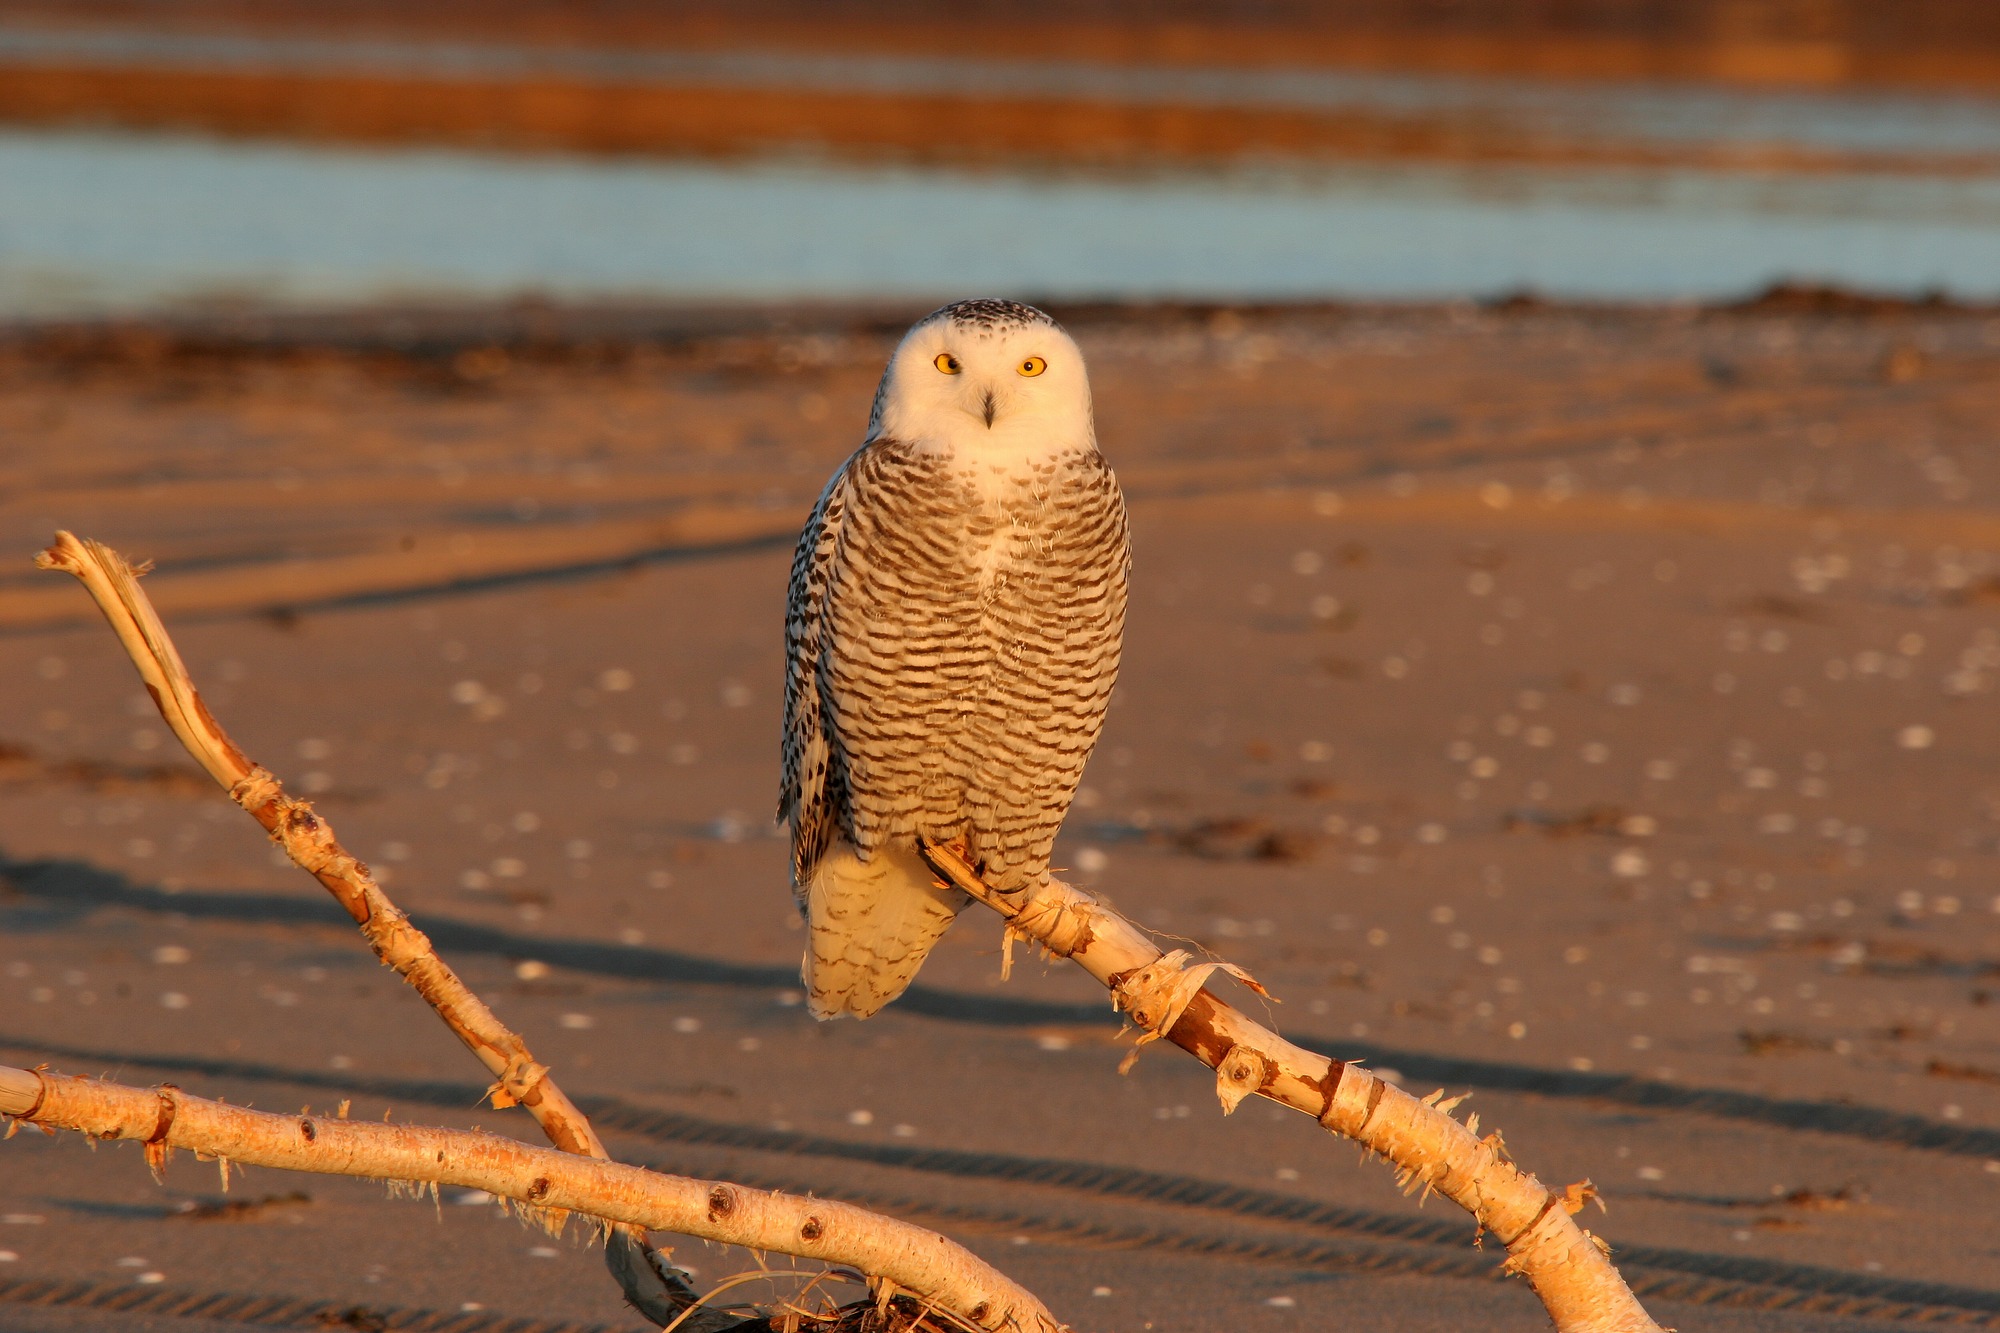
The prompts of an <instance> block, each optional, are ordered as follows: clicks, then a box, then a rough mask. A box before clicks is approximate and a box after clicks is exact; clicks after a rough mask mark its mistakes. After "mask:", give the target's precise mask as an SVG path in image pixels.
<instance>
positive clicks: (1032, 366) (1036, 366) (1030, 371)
mask: <svg viewBox="0 0 2000 1333" xmlns="http://www.w3.org/2000/svg"><path fill="white" fill-rule="evenodd" d="M1048 368H1049V363H1048V362H1046V361H1044V360H1042V358H1040V357H1039V356H1031V357H1029V358H1028V359H1027V360H1026V361H1023V362H1022V363H1021V365H1020V371H1021V373H1022V374H1023V375H1028V376H1034V375H1039V374H1041V373H1042V372H1043V371H1045V370H1047V369H1048Z"/></svg>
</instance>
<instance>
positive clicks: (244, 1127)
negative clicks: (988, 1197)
mask: <svg viewBox="0 0 2000 1333" xmlns="http://www.w3.org/2000/svg"><path fill="white" fill-rule="evenodd" d="M0 1115H5V1116H12V1117H14V1118H16V1119H19V1120H24V1121H26V1122H28V1123H30V1124H35V1125H45V1126H47V1127H49V1128H51V1129H70V1130H76V1131H78V1132H79V1133H84V1134H89V1135H91V1136H92V1137H93V1138H99V1139H133V1140H136V1141H138V1142H140V1143H143V1144H145V1145H146V1146H147V1149H148V1155H149V1156H157V1157H160V1158H164V1156H165V1154H166V1152H167V1150H170V1149H174V1148H182V1149H186V1150H188V1151H190V1152H193V1153H197V1154H199V1155H200V1156H202V1157H220V1158H223V1159H225V1160H227V1161H228V1162H230V1163H233V1164H237V1165H250V1166H267V1167H277V1168H280V1169H282V1170H287V1171H311V1172H315V1173H318V1174H321V1175H337V1176H365V1177H368V1178H371V1179H376V1180H408V1181H423V1182H425V1183H431V1184H439V1185H461V1186H464V1187H466V1188H468V1189H481V1190H485V1191H487V1192H488V1193H490V1194H495V1195H499V1196H501V1197H503V1198H508V1199H513V1200H515V1201H516V1202H518V1203H521V1204H524V1205H527V1206H529V1207H531V1208H535V1209H540V1210H543V1211H544V1212H550V1213H556V1214H567V1213H582V1214H585V1215H588V1216H590V1217H595V1218H602V1219H604V1220H606V1221H609V1222H616V1223H624V1224H627V1225H630V1226H636V1227H641V1228H650V1229H654V1230H659V1231H673V1232H678V1233H679V1234H681V1235H684V1236H698V1237H700V1238H702V1239H704V1240H713V1241H721V1242H723V1243H724V1244H728V1245H741V1246H746V1247H748V1248H750V1249H756V1250H769V1251H776V1252H779V1253H783V1254H793V1255H799V1256H801V1257H804V1258H808V1259H819V1260H824V1261H826V1262H828V1263H833V1264H840V1265H843V1266H846V1267H850V1268H854V1269H857V1270H859V1271H860V1272H862V1273H865V1274H872V1275H875V1276H879V1277H884V1278H887V1279H888V1280H889V1281H891V1282H893V1283H895V1284H896V1285H897V1286H898V1287H900V1288H902V1289H903V1290H905V1291H907V1292H909V1293H910V1294H912V1295H914V1296H916V1297H917V1298H918V1299H920V1300H924V1301H928V1302H930V1303H931V1304H932V1305H934V1306H936V1307H939V1308H942V1309H945V1310H949V1311H952V1312H954V1313H956V1314H958V1315H959V1316H960V1317H961V1318H963V1319H966V1320H969V1321H970V1322H971V1323H972V1324H973V1325H974V1326H975V1327H978V1328H983V1329H993V1330H1019V1331H1020V1333H1058V1330H1060V1328H1061V1326H1060V1325H1059V1324H1057V1323H1056V1321H1055V1319H1054V1318H1053V1317H1052V1316H1051V1315H1050V1314H1049V1312H1048V1311H1047V1310H1046V1309H1044V1308H1043V1307H1042V1304H1041V1302H1040V1301H1038V1300H1036V1299H1035V1298H1034V1296H1033V1295H1031V1294H1030V1293H1029V1292H1027V1291H1026V1290H1025V1289H1023V1288H1022V1287H1020V1286H1017V1285H1016V1284H1015V1283H1013V1282H1011V1281H1009V1280H1008V1279H1006V1278H1004V1277H1002V1276H1001V1275H1000V1274H998V1273H996V1272H994V1271H993V1270H992V1269H991V1268H988V1267H987V1266H986V1265H985V1264H983V1263H981V1262H980V1261H979V1260H978V1259H976V1258H974V1257H973V1256H972V1255H971V1254H970V1253H968V1252H966V1251H965V1250H963V1249H961V1248H960V1247H959V1246H957V1245H955V1244H953V1243H952V1242H951V1241H949V1240H947V1239H945V1238H944V1237H943V1236H940V1235H939V1234H937V1233H936V1232H934V1231H930V1230H927V1229H925V1228H923V1227H919V1226H914V1225H912V1224H910V1223H908V1222H898V1221H896V1220H894V1219H893V1218H887V1217H883V1216H881V1215H880V1214H878V1213H871V1212H869V1211H867V1210H866V1209H862V1208H856V1207H854V1206H853V1205H852V1204H845V1203H836V1202H834V1201H832V1200H830V1199H813V1198H798V1197H795V1196H792V1195H787V1194H775V1193H772V1192H770V1191H768V1190H758V1189H749V1188H747V1187H745V1186H742V1185H732V1184H729V1183H727V1182H725V1181H717V1180H693V1179H689V1178H687V1177H684V1176H669V1175H664V1174H661V1173H659V1172H654V1171H646V1170H642V1169H640V1168H639V1167H636V1166H626V1165H624V1164H622V1163H619V1162H607V1161H601V1160H597V1159H594V1158H589V1157H583V1156H579V1155H577V1154H574V1153H563V1152H556V1151H553V1150H552V1149H548V1148H534V1147H530V1146H528V1145H527V1144H524V1143H519V1142H517V1141H515V1140H513V1139H507V1138H501V1137H500V1136H498V1135H495V1134H484V1133H478V1132H471V1131H466V1130H456V1129H430V1128H419V1127H411V1126H404V1125H381V1124H371V1123H367V1122H363V1121H357V1120H341V1119H336V1118H332V1117H328V1116H309V1115H296V1116H293V1115H272V1114H270V1113H268V1112H264V1111H249V1110H245V1109H243V1108H241V1107H237V1106H228V1105H225V1104H223V1103H221V1102H212V1101H208V1100H206V1099H204V1098H201V1097H191V1096H189V1095H188V1094H186V1093H184V1092H181V1091H180V1090H178V1089H175V1088H165V1087H162V1088H131V1087H125V1086H123V1085H121V1084H117V1083H103V1082H98V1081H97V1080H94V1079H84V1078H72V1077H68V1076H66V1075H62V1074H51V1073H47V1072H44V1071H35V1070H25V1069H13V1068H8V1067H5V1066H0Z"/></svg>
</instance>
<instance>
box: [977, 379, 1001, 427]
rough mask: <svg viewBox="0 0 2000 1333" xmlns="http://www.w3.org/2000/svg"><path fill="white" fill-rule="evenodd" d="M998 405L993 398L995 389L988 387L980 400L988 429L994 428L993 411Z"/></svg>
mask: <svg viewBox="0 0 2000 1333" xmlns="http://www.w3.org/2000/svg"><path fill="white" fill-rule="evenodd" d="M996 405H997V404H996V403H995V401H994V398H993V390H991V389H988V390H987V391H986V393H985V396H984V397H983V398H982V399H981V400H980V407H981V409H982V411H981V415H983V416H984V417H985V418H986V429H988V430H992V429H993V411H994V408H995V407H996Z"/></svg>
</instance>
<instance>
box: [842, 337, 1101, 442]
mask: <svg viewBox="0 0 2000 1333" xmlns="http://www.w3.org/2000/svg"><path fill="white" fill-rule="evenodd" d="M870 425H871V430H870V434H871V436H888V437H891V438H893V439H898V440H906V441H909V442H911V443H922V444H928V445H931V446H934V447H939V448H944V449H948V450H950V451H952V452H954V453H962V454H964V455H966V456H967V457H968V461H969V460H970V459H974V458H991V459H993V460H994V461H996V462H997V461H1000V460H1001V459H1003V458H1020V457H1023V456H1033V455H1037V454H1043V453H1054V452H1058V451H1061V450H1066V449H1074V448H1077V447H1080V446H1085V445H1089V444H1090V443H1092V430H1091V417H1090V379H1089V376H1088V374H1087V373H1086V372H1085V370H1084V365H1083V353H1082V352H1081V351H1079V350H1078V349H1077V345H1076V343H1075V342H1074V341H1073V340H1072V339H1071V338H1070V336H1069V335H1068V334H1067V333H1065V332H1063V330H1062V328H1061V326H1060V325H1058V324H1057V323H1056V322H1055V321H1054V320H1052V319H1050V318H1049V317H1048V316H1047V315H1044V314H1043V313H1042V312H1041V311H1039V310H1036V309H1034V308H1033V307H1032V306H1024V305H1017V304H1015V303H1013V302H1002V301H961V302H959V303H958V304H957V305H951V306H946V307H945V308H944V309H943V310H940V311H938V312H937V313H936V314H934V315H931V316H929V317H928V318H926V319H924V320H922V321H920V322H919V323H918V324H917V325H916V326H915V327H914V328H912V329H911V330H910V331H909V332H908V333H907V334H905V335H904V337H903V342H902V345H901V346H899V347H898V348H897V349H896V354H895V355H894V356H893V357H891V358H890V360H889V368H888V370H887V372H886V373H885V374H884V375H883V379H882V389H881V392H880V395H879V397H878V400H877V404H876V410H875V417H874V420H873V421H872V422H871V423H870Z"/></svg>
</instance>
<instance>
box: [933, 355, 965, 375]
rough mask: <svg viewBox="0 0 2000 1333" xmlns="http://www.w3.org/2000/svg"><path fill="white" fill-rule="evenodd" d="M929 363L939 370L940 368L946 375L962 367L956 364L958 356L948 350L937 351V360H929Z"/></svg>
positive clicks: (954, 373)
mask: <svg viewBox="0 0 2000 1333" xmlns="http://www.w3.org/2000/svg"><path fill="white" fill-rule="evenodd" d="M931 364H932V365H934V366H936V367H937V368H938V369H939V370H942V371H943V372H944V373H945V374H947V375H956V374H957V373H958V372H959V371H960V370H961V369H962V367H961V366H960V365H959V364H958V358H957V357H955V356H953V355H952V354H951V353H950V352H939V353H938V354H937V360H935V361H933V362H931Z"/></svg>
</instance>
